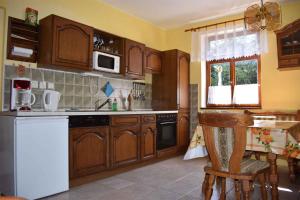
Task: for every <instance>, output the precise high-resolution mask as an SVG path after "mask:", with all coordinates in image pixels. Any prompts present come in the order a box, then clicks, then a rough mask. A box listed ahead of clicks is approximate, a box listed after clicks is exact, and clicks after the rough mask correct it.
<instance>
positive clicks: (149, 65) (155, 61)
mask: <svg viewBox="0 0 300 200" xmlns="http://www.w3.org/2000/svg"><path fill="white" fill-rule="evenodd" d="M145 52H146V53H145V55H146V56H145V62H146V63H145V71H146V72H148V73H152V74H156V73H161V72H162V54H161V52H160V51H157V50H155V49H151V48H146V51H145Z"/></svg>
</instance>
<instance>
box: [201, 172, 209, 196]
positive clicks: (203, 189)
mask: <svg viewBox="0 0 300 200" xmlns="http://www.w3.org/2000/svg"><path fill="white" fill-rule="evenodd" d="M208 177H209V174H206V173H205V177H204V180H203V183H202V193H203V194H205V191H206V189H207V184H208Z"/></svg>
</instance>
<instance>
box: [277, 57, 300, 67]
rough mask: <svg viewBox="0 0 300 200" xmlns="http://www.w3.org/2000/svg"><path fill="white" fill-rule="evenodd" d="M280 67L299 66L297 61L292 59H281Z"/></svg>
mask: <svg viewBox="0 0 300 200" xmlns="http://www.w3.org/2000/svg"><path fill="white" fill-rule="evenodd" d="M279 64H280V65H283V66H290V65H298V64H299V59H297V58H294V59H283V60H280V61H279Z"/></svg>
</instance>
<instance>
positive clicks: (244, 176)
mask: <svg viewBox="0 0 300 200" xmlns="http://www.w3.org/2000/svg"><path fill="white" fill-rule="evenodd" d="M199 122H200V124H201V125H202V127H203V134H204V139H205V144H206V148H207V151H208V154H209V157H210V159H211V162H210V163H209V164H208V165H207V166H205V167H204V171H205V179H204V182H203V187H202V190H203V191H204V192H205V199H206V200H208V199H210V198H211V195H212V192H213V189H212V187H213V184H214V181H215V178H216V177H221V178H222V179H221V180H222V191H221V196H220V199H225V198H226V195H225V192H226V188H225V186H226V184H225V181H226V178H231V179H233V180H234V184H235V195H236V199H240V198H241V192H240V191H241V190H240V182H242V190H243V196H244V198H245V199H250V191H251V190H252V183H253V181H254V180H255V178H256V177H258V179H259V182H260V184H261V187H260V189H261V196H262V199H264V200H266V199H267V192H266V187H265V176H266V173H268V171H269V168H270V165H269V163H268V162H265V161H260V160H254V159H250V158H243V155H244V152H245V148H246V129H247V126H249V125H252V124H253V119H252V117H251V116H250V115H247V114H239V113H201V114H199Z"/></svg>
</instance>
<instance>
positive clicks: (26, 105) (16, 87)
mask: <svg viewBox="0 0 300 200" xmlns="http://www.w3.org/2000/svg"><path fill="white" fill-rule="evenodd" d="M34 102H35V95H34V94H32V93H31V81H30V79H28V78H13V79H12V80H11V91H10V110H11V111H30V110H31V105H32V104H34Z"/></svg>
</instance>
